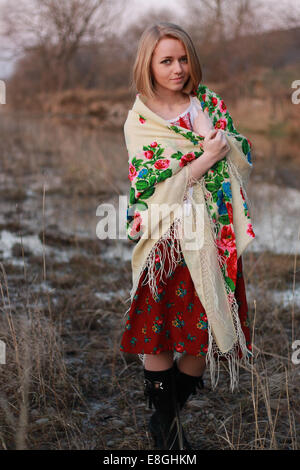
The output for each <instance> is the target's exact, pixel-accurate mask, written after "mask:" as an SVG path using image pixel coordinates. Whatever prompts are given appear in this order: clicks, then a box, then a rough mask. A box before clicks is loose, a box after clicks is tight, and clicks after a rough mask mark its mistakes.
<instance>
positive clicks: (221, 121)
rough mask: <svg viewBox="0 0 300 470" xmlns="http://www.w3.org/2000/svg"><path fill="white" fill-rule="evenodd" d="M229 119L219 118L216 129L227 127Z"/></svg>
mask: <svg viewBox="0 0 300 470" xmlns="http://www.w3.org/2000/svg"><path fill="white" fill-rule="evenodd" d="M226 126H227V120H226V119H223V118H221V119H219V120H218V121H217V122H216V124H215V129H226Z"/></svg>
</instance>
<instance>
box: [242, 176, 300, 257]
mask: <svg viewBox="0 0 300 470" xmlns="http://www.w3.org/2000/svg"><path fill="white" fill-rule="evenodd" d="M247 193H248V196H249V198H250V201H251V203H252V222H253V229H254V233H255V235H256V238H255V239H254V241H253V242H251V244H250V245H249V247H248V248H247V251H248V250H249V251H252V252H261V251H265V250H269V251H273V253H278V254H280V253H282V254H294V253H299V252H300V241H299V230H300V191H298V190H297V189H291V188H287V187H284V186H283V187H280V186H278V185H275V184H266V183H264V184H257V183H254V184H251V185H250V184H249V190H248V191H247Z"/></svg>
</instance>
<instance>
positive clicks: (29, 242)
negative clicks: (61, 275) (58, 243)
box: [0, 230, 78, 266]
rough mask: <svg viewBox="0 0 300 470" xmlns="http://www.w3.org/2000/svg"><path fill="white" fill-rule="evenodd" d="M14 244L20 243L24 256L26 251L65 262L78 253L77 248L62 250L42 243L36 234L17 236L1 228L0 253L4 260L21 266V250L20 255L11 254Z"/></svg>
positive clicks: (22, 263) (22, 262)
mask: <svg viewBox="0 0 300 470" xmlns="http://www.w3.org/2000/svg"><path fill="white" fill-rule="evenodd" d="M16 244H19V245H22V246H23V249H24V255H25V256H24V257H26V254H27V253H28V251H30V254H33V255H35V256H41V257H42V256H43V255H44V254H45V256H51V258H54V260H55V261H59V262H63V263H67V262H68V261H70V259H71V258H72V256H76V255H78V249H68V250H65V249H64V250H62V249H59V248H55V247H49V246H47V245H43V244H42V242H41V240H40V238H39V236H38V235H24V236H22V237H21V236H19V235H16V234H14V233H13V232H10V231H8V230H1V232H0V253H1V254H2V257H3V259H4V260H9V261H10V262H11V263H12V264H14V265H17V266H23V265H24V261H23V257H22V251H20V255H21V256H20V257H16V256H14V254H13V248H14V246H15V245H16Z"/></svg>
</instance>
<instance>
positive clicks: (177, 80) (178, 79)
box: [172, 77, 183, 82]
mask: <svg viewBox="0 0 300 470" xmlns="http://www.w3.org/2000/svg"><path fill="white" fill-rule="evenodd" d="M182 79H183V77H179V78H172V80H175V81H176V82H179V81H180V80H182Z"/></svg>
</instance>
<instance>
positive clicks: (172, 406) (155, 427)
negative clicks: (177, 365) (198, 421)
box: [144, 366, 185, 450]
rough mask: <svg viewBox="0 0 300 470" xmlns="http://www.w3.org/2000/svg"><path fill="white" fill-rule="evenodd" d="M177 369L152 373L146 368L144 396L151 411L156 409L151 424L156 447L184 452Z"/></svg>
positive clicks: (172, 368)
mask: <svg viewBox="0 0 300 470" xmlns="http://www.w3.org/2000/svg"><path fill="white" fill-rule="evenodd" d="M174 372H175V369H174V366H172V367H171V368H170V369H167V370H162V371H150V370H147V369H145V368H144V377H145V378H144V394H145V396H146V397H148V400H149V401H148V406H149V409H152V404H154V407H155V409H156V411H155V413H154V414H153V415H152V416H151V418H150V422H149V431H150V433H151V435H152V437H153V439H154V442H155V447H156V448H157V449H163V450H184V449H185V447H184V444H183V436H182V425H181V422H180V413H179V412H180V409H179V404H178V402H177V396H176V387H175V375H174Z"/></svg>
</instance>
